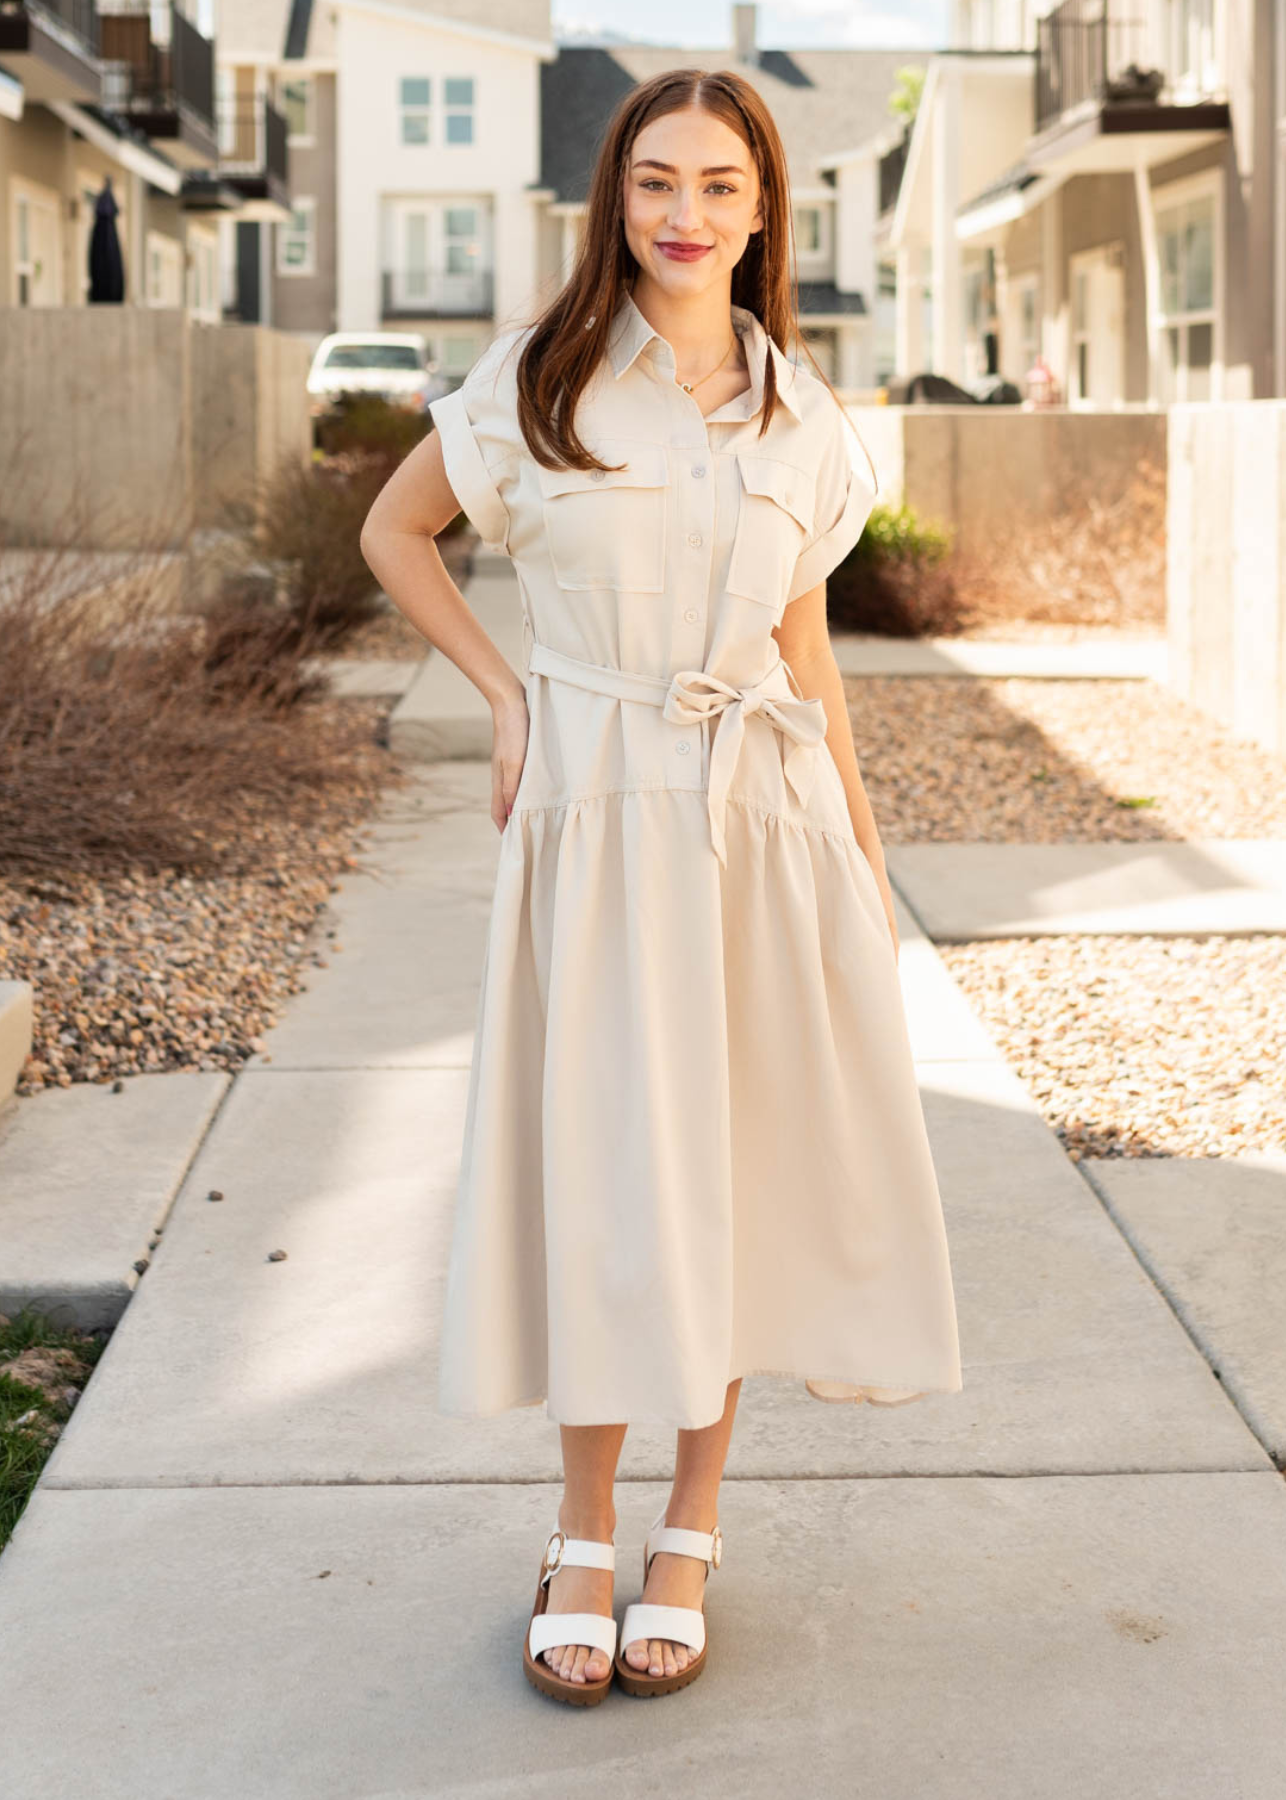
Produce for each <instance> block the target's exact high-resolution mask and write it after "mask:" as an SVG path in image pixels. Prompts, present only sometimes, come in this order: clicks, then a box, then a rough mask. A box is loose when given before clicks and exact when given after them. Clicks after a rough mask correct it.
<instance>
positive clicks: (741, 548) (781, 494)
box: [728, 450, 816, 612]
mask: <svg viewBox="0 0 1286 1800" xmlns="http://www.w3.org/2000/svg"><path fill="white" fill-rule="evenodd" d="M737 467H738V469H739V470H740V473H741V504H740V508H739V510H738V513H737V523H736V526H735V527H734V531H733V540H732V553H731V555H730V557H729V559H728V591H729V593H732V594H741V595H742V596H744V598H745V599H747V600H758V601H759V602H760V604H761V605H763V606H771V607H772V608H773V610H774V611H775V612H781V611H783V610H784V608H785V604H786V595H787V594H788V593H789V591H790V582H791V577H792V576H793V575H794V573H795V564H796V562H797V561H798V559H799V553H800V551H801V550H802V549H803V548H804V545H805V544H806V543H807V541H808V539H809V537H810V536H811V534H812V529H813V505H814V499H815V493H816V484H815V481H814V478H813V476H812V475H811V474H810V473H809V471H808V470H807V469H801V468H799V467H798V466H797V465H796V464H795V463H786V462H779V461H778V460H777V458H776V457H772V456H757V455H755V453H754V452H753V451H750V450H739V451H738V452H737Z"/></svg>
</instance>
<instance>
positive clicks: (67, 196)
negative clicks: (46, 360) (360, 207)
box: [0, 0, 289, 323]
mask: <svg viewBox="0 0 1286 1800" xmlns="http://www.w3.org/2000/svg"><path fill="white" fill-rule="evenodd" d="M207 10H208V11H209V13H210V14H211V16H212V15H213V9H212V8H209V9H207ZM201 11H202V9H201V8H200V7H199V4H198V0H5V3H4V5H3V6H0V305H9V306H21V307H67V306H81V305H84V304H86V303H87V302H88V298H89V288H90V282H89V240H90V234H91V232H92V229H93V223H94V215H95V207H96V204H97V201H98V198H99V195H100V194H101V193H102V192H103V189H104V186H105V183H106V181H107V180H108V179H110V182H111V186H112V193H113V197H114V199H115V201H116V204H117V207H118V208H119V211H118V214H117V217H116V228H117V235H118V238H119V240H120V244H121V251H122V260H123V263H124V269H125V299H124V303H125V304H127V305H137V306H156V307H171V308H182V309H185V310H186V311H188V312H189V313H190V314H191V315H192V316H193V317H195V318H198V319H201V320H206V321H209V322H211V323H217V322H218V321H219V320H220V319H221V317H222V316H223V312H224V308H223V304H222V294H221V268H220V228H219V221H220V220H221V219H234V218H238V217H241V216H243V215H244V213H245V211H246V209H247V208H249V209H251V210H254V209H255V208H259V207H262V206H264V204H265V199H264V196H265V193H266V189H265V181H264V173H265V172H264V170H263V168H262V167H261V162H260V161H259V160H256V158H255V156H254V154H253V153H251V154H248V155H246V156H244V157H237V156H230V155H229V154H228V150H229V144H228V134H227V122H226V117H225V115H224V114H223V113H221V111H220V107H219V104H218V89H217V78H216V67H217V62H216V53H215V43H214V39H213V37H212V36H210V35H208V34H207V32H206V31H203V30H202V29H201V23H202V17H201ZM283 174H284V168H283ZM286 198H287V194H286V190H285V187H284V184H283V186H282V187H281V188H280V190H279V191H278V192H276V193H275V194H273V195H272V196H270V200H269V205H270V210H269V216H270V217H272V218H281V219H285V218H288V217H289V213H288V210H287V207H286V205H285V201H286Z"/></svg>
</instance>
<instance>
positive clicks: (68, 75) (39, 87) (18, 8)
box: [0, 0, 102, 102]
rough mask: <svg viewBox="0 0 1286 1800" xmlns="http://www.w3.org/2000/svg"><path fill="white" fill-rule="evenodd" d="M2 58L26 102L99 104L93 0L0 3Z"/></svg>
mask: <svg viewBox="0 0 1286 1800" xmlns="http://www.w3.org/2000/svg"><path fill="white" fill-rule="evenodd" d="M0 57H2V58H3V59H4V66H5V68H6V70H7V71H8V72H9V73H10V74H11V75H16V76H17V77H18V79H19V81H21V82H22V84H23V87H24V88H25V89H26V92H27V98H28V99H29V100H38V101H42V102H49V101H57V100H73V101H74V100H88V101H91V102H94V101H97V100H98V98H99V96H100V93H101V89H102V83H101V77H100V75H99V68H98V12H97V9H96V8H95V6H94V4H93V0H0Z"/></svg>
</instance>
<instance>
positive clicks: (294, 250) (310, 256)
mask: <svg viewBox="0 0 1286 1800" xmlns="http://www.w3.org/2000/svg"><path fill="white" fill-rule="evenodd" d="M316 224H317V202H316V201H315V200H313V199H309V198H305V197H304V196H303V195H296V196H295V198H294V199H293V200H292V201H291V208H290V223H289V225H278V227H277V273H278V274H279V275H312V274H315V273H316V266H317V265H316V249H315V239H316Z"/></svg>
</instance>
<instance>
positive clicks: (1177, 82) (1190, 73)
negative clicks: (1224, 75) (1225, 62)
mask: <svg viewBox="0 0 1286 1800" xmlns="http://www.w3.org/2000/svg"><path fill="white" fill-rule="evenodd" d="M1168 23H1169V37H1170V44H1169V55H1168V59H1167V60H1168V63H1169V69H1170V85H1171V87H1172V88H1173V89H1174V90H1175V92H1176V93H1177V94H1181V95H1183V96H1185V97H1186V96H1195V95H1197V94H1209V93H1213V92H1214V91H1215V89H1216V87H1217V85H1218V81H1219V65H1218V61H1217V58H1216V56H1215V0H1169V21H1168Z"/></svg>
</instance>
